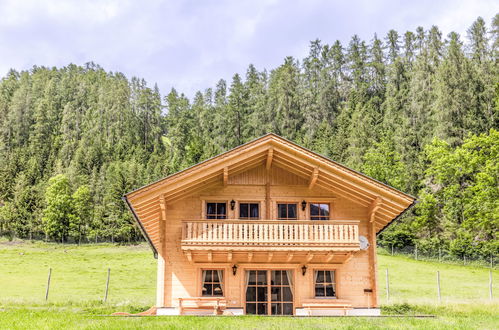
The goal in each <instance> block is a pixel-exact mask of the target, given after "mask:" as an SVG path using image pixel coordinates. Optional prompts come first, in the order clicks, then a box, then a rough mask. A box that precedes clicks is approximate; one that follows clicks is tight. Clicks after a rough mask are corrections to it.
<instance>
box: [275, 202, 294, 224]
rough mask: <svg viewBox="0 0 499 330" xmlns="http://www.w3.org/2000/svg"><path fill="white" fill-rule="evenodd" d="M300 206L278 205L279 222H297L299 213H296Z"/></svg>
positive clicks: (290, 204)
mask: <svg viewBox="0 0 499 330" xmlns="http://www.w3.org/2000/svg"><path fill="white" fill-rule="evenodd" d="M297 206H298V204H296V203H278V204H277V219H279V220H296V219H298V213H297V212H296V210H297Z"/></svg>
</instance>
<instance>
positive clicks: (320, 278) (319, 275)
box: [316, 270, 324, 283]
mask: <svg viewBox="0 0 499 330" xmlns="http://www.w3.org/2000/svg"><path fill="white" fill-rule="evenodd" d="M316 279H317V280H316V283H324V271H323V270H318V271H317V276H316Z"/></svg>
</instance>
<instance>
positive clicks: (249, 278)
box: [246, 270, 293, 315]
mask: <svg viewBox="0 0 499 330" xmlns="http://www.w3.org/2000/svg"><path fill="white" fill-rule="evenodd" d="M292 276H293V271H291V270H248V271H246V314H256V315H293V279H292Z"/></svg>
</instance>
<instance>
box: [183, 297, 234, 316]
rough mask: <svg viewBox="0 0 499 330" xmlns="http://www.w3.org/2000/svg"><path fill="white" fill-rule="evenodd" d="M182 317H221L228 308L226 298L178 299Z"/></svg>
mask: <svg viewBox="0 0 499 330" xmlns="http://www.w3.org/2000/svg"><path fill="white" fill-rule="evenodd" d="M178 302H179V313H180V315H191V314H192V315H219V314H221V313H222V311H223V310H224V309H225V307H226V306H227V301H226V300H225V298H217V297H192V298H178Z"/></svg>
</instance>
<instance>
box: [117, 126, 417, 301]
mask: <svg viewBox="0 0 499 330" xmlns="http://www.w3.org/2000/svg"><path fill="white" fill-rule="evenodd" d="M127 199H128V201H129V203H130V204H131V206H132V208H133V210H134V211H135V212H136V214H137V216H138V219H139V221H140V222H141V223H142V225H143V227H144V228H145V231H146V232H147V235H148V236H149V238H150V239H151V241H152V242H153V244H154V246H155V247H156V249H157V250H158V252H159V254H160V258H159V262H158V291H157V292H158V297H157V305H158V306H165V307H169V306H178V304H179V299H186V298H189V299H190V298H192V299H195V298H196V297H199V296H201V272H202V270H203V269H222V270H223V271H224V274H225V275H224V290H225V296H224V299H225V301H226V303H227V307H243V306H244V301H245V300H244V297H245V292H244V290H245V270H248V269H287V270H293V272H294V273H293V277H294V283H296V284H295V286H294V307H295V308H296V307H301V306H304V305H303V304H304V303H306V304H313V303H314V301H318V300H316V299H315V298H314V285H313V274H314V270H316V269H322V270H335V271H336V277H337V283H336V284H337V296H338V298H339V299H341V300H342V301H343V300H344V301H348V303H349V304H351V305H352V306H353V307H374V306H377V288H376V257H375V256H376V232H378V231H379V230H381V229H382V228H383V227H384V226H386V224H388V223H389V222H390V221H392V220H393V219H394V218H395V217H396V216H397V215H398V214H400V213H401V212H402V211H403V210H404V209H405V208H407V207H408V206H409V205H410V204H411V203H413V201H414V199H413V198H412V197H410V196H408V195H405V194H403V193H400V192H398V191H396V190H394V189H392V188H390V187H387V186H385V185H383V184H381V183H378V182H376V181H374V180H372V179H369V178H366V177H365V176H363V175H361V174H359V173H357V172H353V171H351V170H349V169H347V168H345V167H343V166H341V165H339V164H337V163H334V162H330V161H327V160H325V159H324V158H322V157H320V156H318V155H316V154H314V153H312V152H309V151H307V150H306V149H303V148H300V147H299V146H296V145H294V144H292V143H291V142H289V141H286V140H284V139H281V138H279V137H276V136H275V135H267V136H265V137H263V138H261V139H258V140H255V141H253V142H250V143H248V144H246V145H244V146H242V147H239V148H236V149H234V150H232V151H230V152H228V153H225V154H223V155H221V156H219V157H215V158H213V159H211V160H208V161H206V162H204V163H201V164H199V165H197V166H194V167H192V168H190V169H187V170H185V171H182V172H180V173H178V174H175V175H173V176H171V177H168V178H166V179H164V180H160V181H158V182H157V183H154V184H151V185H149V186H146V187H144V188H142V189H139V190H137V191H135V192H132V193H130V194H128V195H127ZM231 200H234V201H236V206H235V208H234V210H232V209H231V208H230V207H229V208H228V212H227V217H228V219H232V220H205V211H206V210H205V203H206V202H207V201H225V202H226V203H227V205H229V203H230V201H231ZM302 201H305V202H306V205H307V206H306V207H305V209H302V208H301V203H302ZM239 202H255V203H258V204H259V205H260V219H268V220H251V221H248V220H237V217H238V214H239V213H238V210H239V209H238V207H239V206H238V205H239ZM281 202H282V203H286V202H288V203H296V204H298V208H297V220H296V221H295V220H287V221H277V220H274V219H277V204H278V203H281ZM312 202H314V203H328V204H329V205H330V208H331V212H330V220H326V221H320V222H318V221H310V220H309V219H310V214H309V213H310V210H309V204H310V203H312ZM360 236H364V237H367V238H368V240H369V243H370V247H369V248H368V249H367V250H360V249H359V237H360ZM235 264H236V265H237V266H238V270H237V273H236V274H235V275H233V274H232V266H233V265H235ZM303 265H306V266H307V271H306V273H305V275H302V270H301V269H302V267H303ZM365 290H367V291H365ZM369 290H372V291H373V293H372V294H371V293H369V292H368V291H369Z"/></svg>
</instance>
